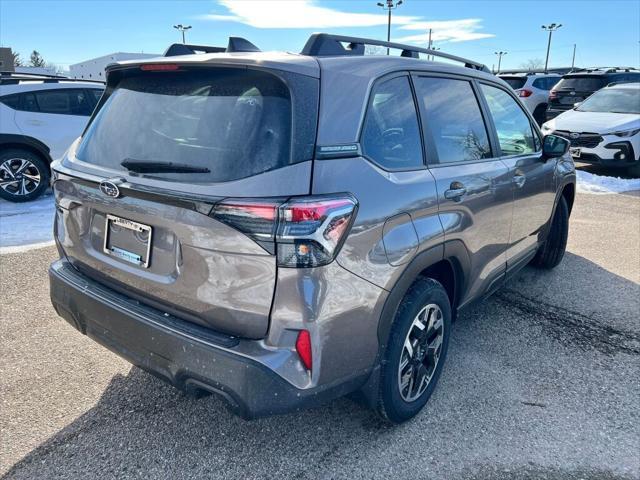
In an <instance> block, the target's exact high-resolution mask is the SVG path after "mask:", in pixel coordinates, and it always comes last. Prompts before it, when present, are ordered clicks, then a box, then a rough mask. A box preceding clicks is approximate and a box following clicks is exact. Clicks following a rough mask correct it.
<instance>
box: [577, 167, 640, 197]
mask: <svg viewBox="0 0 640 480" xmlns="http://www.w3.org/2000/svg"><path fill="white" fill-rule="evenodd" d="M576 176H577V181H578V192H580V193H620V192H629V191H631V190H640V178H629V179H626V178H619V177H605V176H603V175H594V174H593V173H589V172H585V171H583V170H576Z"/></svg>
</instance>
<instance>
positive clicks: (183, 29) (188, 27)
mask: <svg viewBox="0 0 640 480" xmlns="http://www.w3.org/2000/svg"><path fill="white" fill-rule="evenodd" d="M173 28H175V29H176V30H179V31H180V32H182V43H187V42H185V40H184V32H186V31H187V30H189V29H190V28H191V25H182V24H181V23H179V24H178V25H174V26H173Z"/></svg>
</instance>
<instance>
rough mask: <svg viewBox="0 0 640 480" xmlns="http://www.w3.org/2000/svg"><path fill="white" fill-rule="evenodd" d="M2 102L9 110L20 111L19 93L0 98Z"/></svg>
mask: <svg viewBox="0 0 640 480" xmlns="http://www.w3.org/2000/svg"><path fill="white" fill-rule="evenodd" d="M0 102H2V103H4V104H5V105H6V106H7V107H9V108H13V109H14V110H18V107H19V106H20V97H19V96H18V94H17V93H14V94H13V95H5V96H4V97H0Z"/></svg>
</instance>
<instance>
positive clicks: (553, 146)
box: [542, 135, 571, 158]
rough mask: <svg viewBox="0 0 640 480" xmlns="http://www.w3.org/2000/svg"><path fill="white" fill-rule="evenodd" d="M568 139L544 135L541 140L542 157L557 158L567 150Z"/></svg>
mask: <svg viewBox="0 0 640 480" xmlns="http://www.w3.org/2000/svg"><path fill="white" fill-rule="evenodd" d="M570 145H571V144H570V143H569V140H567V139H566V138H562V137H558V136H557V135H546V136H545V137H544V139H543V140H542V154H543V155H544V158H558V157H561V156H563V155H564V154H565V153H567V152H568V151H569V146H570Z"/></svg>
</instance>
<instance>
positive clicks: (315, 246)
mask: <svg viewBox="0 0 640 480" xmlns="http://www.w3.org/2000/svg"><path fill="white" fill-rule="evenodd" d="M355 209H356V201H355V200H354V199H353V198H352V197H351V196H349V195H335V196H308V197H295V198H292V199H290V200H288V201H286V202H285V201H284V200H282V199H281V200H278V199H264V200H257V199H256V200H244V199H229V200H225V201H223V202H221V203H219V204H218V205H216V207H215V208H214V210H213V213H212V215H213V217H214V218H216V219H217V220H220V221H221V222H223V223H225V224H227V225H229V226H231V227H233V228H235V229H237V230H239V231H241V232H243V233H245V234H246V235H248V236H249V237H251V238H253V239H254V240H258V241H271V242H275V244H276V254H277V257H278V265H279V266H281V267H290V268H302V267H318V266H321V265H326V264H328V263H331V262H332V261H333V259H334V258H335V256H336V255H337V254H338V251H339V250H340V247H341V244H342V241H343V240H344V238H345V236H346V233H347V231H348V230H349V227H350V225H351V223H352V220H353V218H354V213H355Z"/></svg>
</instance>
